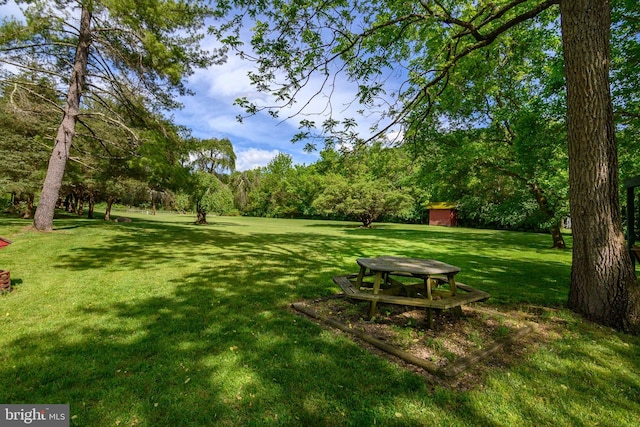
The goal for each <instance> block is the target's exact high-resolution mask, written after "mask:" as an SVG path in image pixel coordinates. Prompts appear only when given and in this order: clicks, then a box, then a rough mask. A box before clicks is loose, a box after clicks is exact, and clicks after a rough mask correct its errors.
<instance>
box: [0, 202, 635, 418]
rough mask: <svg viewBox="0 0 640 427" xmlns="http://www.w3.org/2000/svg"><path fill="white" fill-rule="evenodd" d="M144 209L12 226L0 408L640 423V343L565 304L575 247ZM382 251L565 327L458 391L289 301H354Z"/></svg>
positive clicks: (414, 229)
mask: <svg viewBox="0 0 640 427" xmlns="http://www.w3.org/2000/svg"><path fill="white" fill-rule="evenodd" d="M127 215H128V216H131V217H132V218H133V222H132V223H113V222H111V223H106V222H103V221H101V220H86V219H75V218H63V219H59V220H56V222H55V227H56V231H55V232H53V233H36V232H33V231H30V230H28V229H27V228H25V227H27V226H28V225H29V224H30V223H29V222H26V221H22V220H18V219H12V218H8V217H0V236H3V237H6V238H9V239H11V240H12V241H13V244H11V245H10V246H8V247H6V248H4V249H2V250H0V269H5V270H10V272H11V278H12V281H13V284H14V291H13V292H12V293H10V294H5V295H2V296H0V403H48V404H54V403H69V404H70V405H71V413H72V415H73V418H72V422H71V425H79V426H114V425H119V426H210V425H222V426H224V425H228V426H238V425H256V426H261V425H327V426H340V425H351V426H373V425H398V426H407V425H416V426H417V425H426V426H431V425H433V426H441V425H463V426H466V425H468V426H479V425H487V426H515V425H518V426H543V425H548V426H565V425H566V426H578V425H605V426H625V425H629V426H631V425H638V424H639V423H640V347H639V344H640V340H639V339H638V338H637V337H632V336H627V335H623V334H619V333H617V332H614V331H612V330H610V329H608V328H603V327H600V326H597V325H593V324H591V323H588V322H585V321H583V320H581V319H580V318H579V317H577V316H575V315H573V314H572V313H570V312H568V311H566V310H564V309H562V306H563V304H564V302H565V301H566V298H567V292H568V283H569V275H570V264H571V253H570V251H558V250H553V249H550V248H549V247H550V243H551V239H550V237H549V236H546V235H539V234H524V233H512V232H503V231H488V230H471V229H462V228H454V229H450V228H441V227H428V226H424V225H399V224H379V225H377V227H376V228H374V229H371V230H365V229H360V228H357V224H355V223H342V222H327V221H307V220H282V219H264V218H242V217H221V218H220V217H211V218H210V221H211V224H210V225H208V226H195V225H193V224H192V222H193V220H194V218H193V217H190V216H178V215H158V216H157V217H151V216H144V215H131V214H127ZM567 240H568V243H569V244H570V243H571V240H570V236H567ZM377 255H399V256H410V257H422V258H435V259H439V260H441V261H444V262H446V263H449V264H454V265H457V266H459V267H461V268H462V272H461V273H460V274H459V275H458V276H457V278H459V280H460V281H462V282H464V283H466V284H468V285H470V286H473V287H477V288H479V289H482V290H484V291H487V292H489V293H490V294H491V295H492V298H491V299H490V300H489V301H488V302H487V303H485V304H486V305H487V306H490V307H496V308H501V307H509V308H514V307H522V308H523V309H531V307H540V306H547V307H553V308H555V309H557V311H556V310H554V313H555V314H554V316H556V317H558V316H559V317H560V318H561V320H562V322H563V324H564V326H563V328H562V329H561V333H559V334H558V336H557V337H555V338H554V339H553V340H551V341H549V342H547V343H541V345H540V346H538V347H537V348H536V349H535V350H533V351H531V352H528V353H526V354H525V356H523V357H522V358H520V359H519V360H517V361H515V362H514V363H513V364H512V365H511V366H510V367H508V368H489V369H490V370H489V371H487V373H486V376H485V379H484V381H483V383H482V384H478V385H477V387H475V388H474V389H472V390H467V391H457V390H456V389H455V388H449V387H445V386H439V385H436V383H435V382H433V383H429V382H425V380H424V379H423V378H422V377H421V376H419V375H417V374H414V373H412V372H409V371H407V370H404V369H401V368H399V367H398V366H396V365H394V364H392V363H390V362H388V361H386V360H384V359H382V358H380V357H378V356H375V355H373V354H371V353H370V352H369V351H367V350H365V349H363V348H361V347H359V346H358V345H357V344H355V343H354V342H352V341H351V340H350V339H349V338H347V337H346V336H344V335H342V334H336V333H333V332H331V331H327V330H325V329H323V328H321V327H320V326H318V325H316V324H315V323H313V322H311V321H310V320H307V319H306V318H304V317H301V316H298V315H296V314H294V313H292V312H291V310H288V309H287V307H288V306H289V304H290V303H292V302H295V301H299V300H301V299H303V298H310V297H321V296H325V295H330V294H334V293H338V292H339V290H340V289H339V288H338V287H337V286H336V285H334V284H333V282H332V280H331V277H332V276H334V275H338V274H345V273H355V272H357V265H356V262H355V260H356V258H358V257H371V256H377Z"/></svg>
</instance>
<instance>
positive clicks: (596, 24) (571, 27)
mask: <svg viewBox="0 0 640 427" xmlns="http://www.w3.org/2000/svg"><path fill="white" fill-rule="evenodd" d="M610 9H611V7H610V4H609V1H607V0H562V1H561V3H560V10H561V14H562V40H563V49H564V59H565V75H566V82H567V131H568V143H569V200H570V201H571V219H572V230H573V265H572V269H571V288H570V291H569V301H568V305H569V307H570V308H571V309H573V310H574V311H576V312H578V313H581V314H583V315H585V316H586V317H588V318H590V319H593V320H595V321H597V322H599V323H602V324H604V325H608V326H611V327H614V328H616V329H619V330H623V331H631V332H635V333H638V332H640V316H639V314H640V289H639V288H638V283H637V280H636V277H635V272H634V270H633V267H632V264H631V259H630V256H629V253H628V252H627V249H626V246H625V238H624V235H623V232H622V224H621V216H620V215H621V214H620V204H619V201H618V176H617V173H618V158H617V150H616V140H615V129H614V122H613V110H612V105H611V94H610V89H609V58H610V52H609V36H610V27H611V10H610Z"/></svg>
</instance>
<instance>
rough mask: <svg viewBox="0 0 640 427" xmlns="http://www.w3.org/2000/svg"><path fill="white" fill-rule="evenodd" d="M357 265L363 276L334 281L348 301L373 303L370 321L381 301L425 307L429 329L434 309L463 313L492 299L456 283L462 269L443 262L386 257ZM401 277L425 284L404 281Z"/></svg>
mask: <svg viewBox="0 0 640 427" xmlns="http://www.w3.org/2000/svg"><path fill="white" fill-rule="evenodd" d="M357 262H358V264H359V265H360V272H359V273H357V274H348V275H342V276H335V277H334V278H333V281H334V282H335V283H336V284H337V285H338V286H340V288H341V289H342V290H343V291H344V293H345V295H346V296H347V297H348V298H351V299H356V300H363V301H369V302H370V306H369V318H372V317H373V316H375V313H376V306H377V303H378V302H382V303H389V304H398V305H408V306H414V307H423V308H426V310H427V326H428V327H429V328H432V327H433V310H434V309H435V310H447V309H452V308H453V309H455V310H456V311H457V312H458V313H460V312H461V311H462V308H461V307H462V306H463V305H464V304H469V303H472V302H476V301H482V300H486V299H487V298H489V294H488V293H486V292H483V291H480V290H478V289H474V288H472V287H470V286H467V285H465V284H463V283H460V282H456V280H455V278H454V276H455V275H456V274H457V273H458V272H459V271H460V268H458V267H456V266H453V265H449V264H445V263H443V262H440V261H436V260H427V259H420V258H403V257H391V256H384V257H377V258H360V259H358V260H357ZM369 276H374V277H375V278H374V281H373V282H368V281H366V280H365V278H366V277H369ZM394 276H396V277H397V278H395V277H394ZM401 277H409V278H418V279H421V282H420V283H415V280H414V281H413V282H406V281H404V282H403V281H401V279H400V278H401ZM439 288H442V289H439ZM445 288H448V289H445ZM402 294H404V295H402Z"/></svg>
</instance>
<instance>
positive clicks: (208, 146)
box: [191, 138, 236, 176]
mask: <svg viewBox="0 0 640 427" xmlns="http://www.w3.org/2000/svg"><path fill="white" fill-rule="evenodd" d="M195 145H196V148H195V150H194V151H193V152H192V153H191V156H192V158H193V160H192V161H191V166H192V167H193V168H194V169H197V170H201V171H204V172H208V173H211V174H217V175H218V176H220V175H222V174H223V173H224V172H225V171H231V172H233V171H234V170H235V168H236V154H235V153H234V151H233V145H232V144H231V141H229V140H228V139H227V138H223V139H217V138H210V139H203V140H200V141H197V142H195Z"/></svg>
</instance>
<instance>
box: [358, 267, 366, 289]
mask: <svg viewBox="0 0 640 427" xmlns="http://www.w3.org/2000/svg"><path fill="white" fill-rule="evenodd" d="M366 271H367V268H366V267H362V266H360V272H359V273H358V278H357V279H356V289H357V290H360V288H361V287H362V279H363V278H364V273H366Z"/></svg>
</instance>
